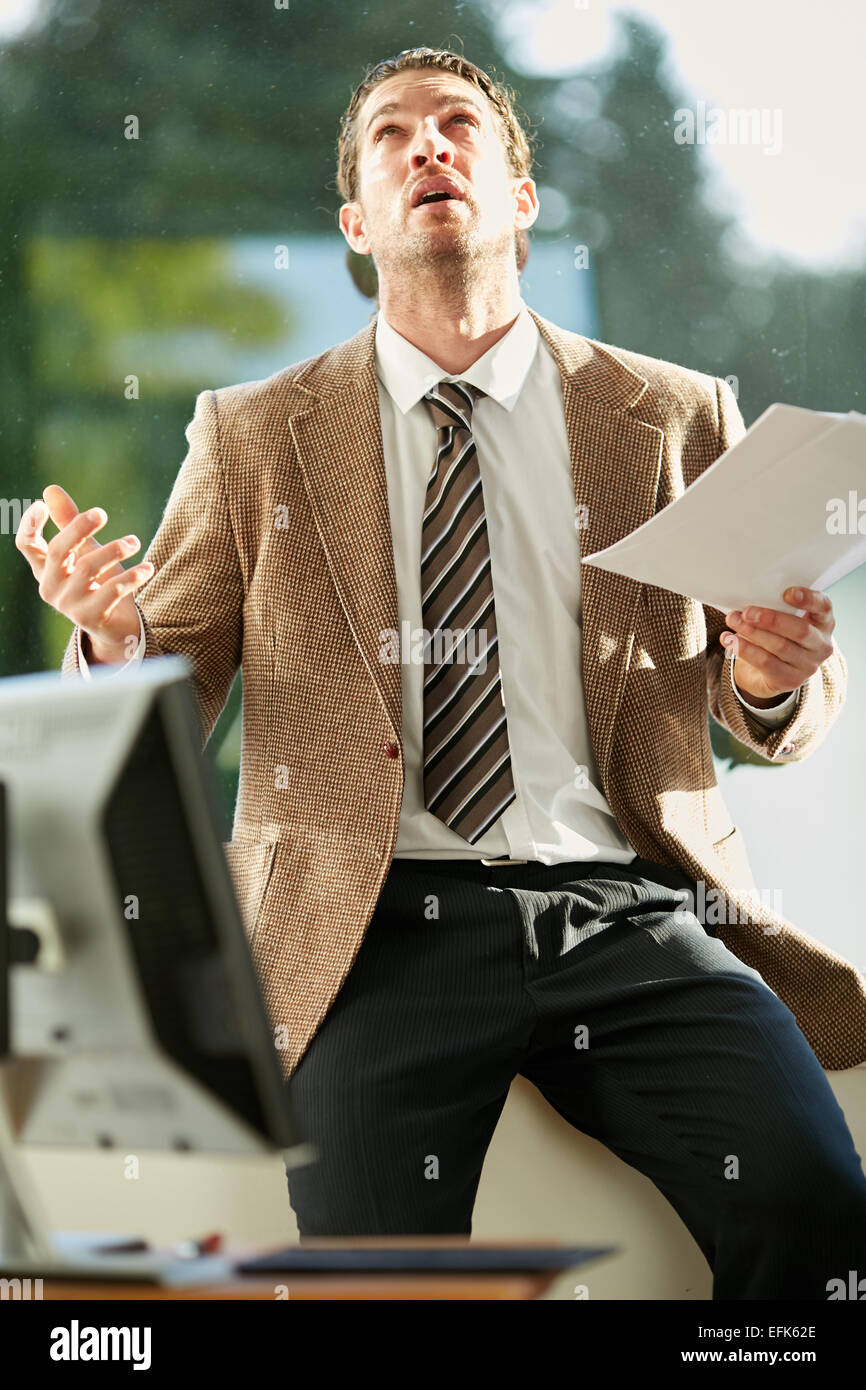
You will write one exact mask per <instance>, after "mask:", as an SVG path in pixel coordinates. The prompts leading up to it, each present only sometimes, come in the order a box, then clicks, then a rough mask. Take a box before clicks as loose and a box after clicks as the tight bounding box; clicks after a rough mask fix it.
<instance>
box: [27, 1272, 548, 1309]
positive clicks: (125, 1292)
mask: <svg viewBox="0 0 866 1390" xmlns="http://www.w3.org/2000/svg"><path fill="white" fill-rule="evenodd" d="M559 1272H560V1271H557V1270H553V1271H549V1270H548V1271H545V1273H543V1274H534V1275H525V1274H524V1275H517V1274H513V1275H499V1276H498V1277H496V1278H494V1277H492V1276H490V1275H466V1276H458V1275H453V1274H442V1275H436V1276H433V1275H425V1274H404V1275H400V1276H399V1277H398V1276H395V1275H393V1274H389V1275H387V1276H382V1275H376V1274H365V1275H360V1276H357V1277H353V1278H348V1277H346V1276H345V1275H334V1274H316V1275H313V1276H309V1275H304V1276H302V1277H300V1276H297V1275H294V1274H292V1275H282V1276H277V1275H275V1276H274V1277H273V1278H272V1279H271V1278H268V1279H262V1278H261V1276H256V1277H252V1276H250V1275H244V1276H241V1275H238V1277H237V1279H235V1280H233V1281H231V1282H228V1283H225V1284H211V1285H210V1286H205V1287H203V1288H182V1289H176V1288H174V1289H167V1288H161V1287H159V1286H158V1285H154V1284H94V1283H91V1282H90V1281H88V1280H83V1279H82V1280H79V1281H77V1282H70V1283H61V1282H59V1281H56V1280H49V1279H46V1280H45V1283H44V1287H43V1294H42V1296H43V1300H46V1301H47V1300H51V1299H53V1300H58V1299H61V1300H65V1301H68V1302H73V1303H75V1302H78V1301H79V1300H81V1299H96V1300H99V1299H107V1300H111V1301H114V1302H120V1301H123V1300H133V1301H138V1300H145V1299H147V1300H150V1299H156V1300H165V1299H170V1300H171V1301H173V1302H175V1301H178V1300H190V1299H192V1300H193V1301H201V1300H220V1299H223V1300H225V1299H228V1300H232V1301H237V1300H241V1301H246V1300H250V1299H257V1300H259V1301H265V1302H271V1303H274V1302H280V1301H282V1300H279V1299H277V1298H276V1296H275V1293H274V1287H275V1284H277V1282H278V1281H280V1280H281V1282H282V1283H283V1284H285V1286H286V1287H287V1288H288V1290H289V1299H288V1300H287V1301H288V1302H291V1303H299V1302H309V1301H311V1300H315V1301H322V1300H329V1299H333V1300H337V1301H340V1302H344V1303H345V1302H353V1303H355V1302H362V1301H364V1300H371V1299H374V1300H384V1301H387V1302H397V1301H398V1300H399V1301H405V1300H416V1301H421V1302H424V1303H434V1302H438V1301H442V1300H445V1301H453V1300H456V1299H459V1300H464V1299H480V1300H483V1301H486V1302H492V1301H498V1300H500V1299H534V1298H540V1297H541V1295H542V1294H543V1293H544V1291H545V1290H546V1289H547V1288H549V1287H550V1285H551V1283H552V1282H553V1280H554V1279H556V1278H558V1275H559Z"/></svg>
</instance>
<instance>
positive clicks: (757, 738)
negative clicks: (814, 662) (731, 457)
mask: <svg viewBox="0 0 866 1390" xmlns="http://www.w3.org/2000/svg"><path fill="white" fill-rule="evenodd" d="M715 388H716V393H715V402H714V414H715V430H716V441H717V443H716V450H717V451H716V454H715V457H716V458H718V457H719V455H721V454H723V453H724V452H725V450H726V449H730V448H731V446H732V445H733V444H736V443H737V441H738V440H740V439H742V437H743V435H744V434H745V433H746V426H745V423H744V421H743V417H742V415H741V414H740V408H739V406H738V405H737V401H736V398H735V396H734V393H733V391H732V390H731V388H730V386H729V385H728V384H727V382H726V381H723V380H722V379H721V378H720V377H716V378H715ZM780 597H781V596H780ZM703 607H704V618H705V620H706V628H707V652H706V656H707V696H708V702H709V710H710V714H711V715H712V716H713V718H714V719H715V720H716V722H717V723H718V724H721V726H722V728H723V729H727V730H728V732H729V733H730V734H733V736H734V738H735V739H737V740H738V742H739V743H742V744H744V745H745V747H746V748H751V749H752V750H753V752H755V753H758V754H760V755H761V756H762V757H763V758H765V759H766V760H767V762H787V763H796V762H802V760H803V758H806V757H808V756H809V754H810V753H813V752H814V751H815V749H816V748H817V747H818V745H819V744H820V743H821V741H822V740H823V739H824V738H825V737H826V735H827V733H828V732H829V730H830V728H831V726H832V724H833V722H834V721H835V719H836V717H837V716H838V714H839V711H840V710H841V709H842V706H843V704H844V703H845V694H846V689H847V683H848V667H847V663H846V661H845V658H844V656H843V655H842V653H841V652H840V651H839V649H838V647H837V646H836V644H835V642H834V644H833V646H834V650H833V654H832V655H831V656H828V657H827V660H826V661H824V662H823V663H822V664H821V666H819V668H818V670H817V671H816V672H815V674H814V675H813V676H812V677H811V678H810V679H809V680H808V681H805V682H804V684H803V685H802V686H801V687H800V690H799V697H800V698H799V700H798V702H797V703H796V704H795V705H794V708H793V710H792V711H791V714H790V717H789V718H788V719H787V720H786V722H785V723H784V724H782V725H780V726H779V728H777V729H769V728H767V727H766V725H764V724H761V723H760V721H759V720H758V719H757V718H755V716H754V715H753V714H751V712H750V711H749V710H747V709H745V708H744V706H743V705H742V703H741V702H740V701H739V700H738V699H737V697H736V694H735V693H734V689H733V684H732V681H731V676H730V672H729V671H728V670H726V669H725V662H726V661H731V660H732V658H730V657H728V655H727V653H726V652H725V649H724V647H723V646H722V645H721V643H720V642H719V636H720V634H721V633H722V632H724V631H725V628H726V624H725V615H724V613H720V612H719V610H718V609H717V608H711V607H710V606H709V605H707V604H704V606H703Z"/></svg>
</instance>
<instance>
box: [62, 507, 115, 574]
mask: <svg viewBox="0 0 866 1390" xmlns="http://www.w3.org/2000/svg"><path fill="white" fill-rule="evenodd" d="M107 521H108V515H107V513H106V512H105V511H104V509H103V508H102V507H91V509H90V511H89V512H78V513H77V514H76V516H75V517H73V519H72V521H70V522H69V524H68V525H67V526H64V527H63V529H62V531H58V532H57V535H56V536H54V537H53V538H52V539H51V540H50V541H49V542H48V560H49V563H57V564H58V565H59V566H60V568H61V571H63V572H64V573H65V572H67V570H68V571H69V572H71V567H72V566H74V564H75V560H76V559H77V556H78V552H79V551H80V550H81V549H82V548H86V549H87V550H92V549H93V547H94V546H96V545H98V542H97V541H96V540H94V535H95V533H96V532H97V531H100V530H101V529H102V527H103V526H104V525H105V523H106V522H107ZM67 559H68V561H69V563H68V565H66V566H64V562H65V561H67Z"/></svg>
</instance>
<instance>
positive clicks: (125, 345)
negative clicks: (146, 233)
mask: <svg viewBox="0 0 866 1390" xmlns="http://www.w3.org/2000/svg"><path fill="white" fill-rule="evenodd" d="M26 284H27V289H28V292H29V294H30V297H31V303H32V317H33V324H34V331H35V334H36V336H37V339H38V341H39V343H40V346H41V348H42V354H41V355H40V357H39V359H38V362H37V364H36V372H35V375H36V380H37V382H38V384H39V385H42V386H45V387H46V388H48V389H50V390H52V391H55V392H73V391H74V392H75V393H76V394H77V396H79V397H80V396H93V395H100V396H105V397H106V398H108V399H111V400H116V399H117V397H118V393H119V391H120V390H121V388H122V384H123V380H124V376H125V372H126V370H127V368H129V369H130V370H131V367H132V364H133V363H134V364H135V372H134V374H135V375H136V376H137V377H138V378H139V380H140V382H141V383H142V385H143V387H144V389H145V390H146V393H147V395H148V397H149V398H152V397H154V396H172V395H180V396H182V397H183V399H184V401H185V402H187V403H188V402H189V395H190V389H191V387H192V389H195V390H198V389H201V386H202V385H203V384H204V383H203V381H202V375H203V371H204V370H206V368H204V366H203V363H202V357H206V355H207V350H208V347H209V346H210V345H211V344H212V342H213V340H214V338H215V337H216V336H218V335H221V336H223V337H224V338H228V339H234V340H235V343H236V344H242V343H248V342H250V341H252V340H255V341H258V342H269V341H270V342H275V341H277V340H278V339H279V338H280V337H281V336H282V334H283V332H284V329H285V312H284V310H283V309H282V307H281V306H280V307H278V306H277V304H276V302H275V301H274V299H273V298H272V297H271V296H270V295H267V294H265V293H264V292H263V291H254V290H251V289H250V288H248V287H247V286H244V285H241V284H239V283H238V282H237V281H236V280H235V279H233V277H232V275H231V273H230V268H229V247H228V245H227V244H226V242H224V241H205V240H203V239H201V238H190V240H188V241H156V240H150V241H143V240H136V241H126V240H124V241H106V240H104V239H101V238H97V237H92V236H89V237H76V238H75V239H74V240H65V239H63V238H60V237H56V236H36V237H34V238H33V239H32V240H31V241H30V243H29V244H28V248H27V273H26ZM196 349H199V351H198V352H196V351H195V350H196ZM124 364H126V365H124Z"/></svg>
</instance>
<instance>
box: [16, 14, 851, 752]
mask: <svg viewBox="0 0 866 1390" xmlns="http://www.w3.org/2000/svg"><path fill="white" fill-rule="evenodd" d="M509 8H510V7H509V6H508V5H507V4H502V3H497V0H475V3H469V2H468V0H456V2H455V3H443V0H389V4H388V5H386V6H375V5H365V4H363V3H362V4H359V5H349V4H347V3H346V0H291V4H290V6H289V8H285V9H284V8H277V7H276V5H275V4H274V3H273V0H255V3H249V4H243V5H240V4H238V3H237V2H236V0H208V3H207V4H206V5H202V4H201V3H200V2H199V0H170V3H169V2H168V0H162V2H161V3H155V4H150V5H146V6H144V5H143V6H130V5H127V4H125V3H122V0H102V3H99V0H50V3H46V4H44V5H43V7H42V9H41V11H40V19H39V23H38V24H37V25H36V26H35V27H34V28H33V29H32V30H31V31H29V32H27V33H25V34H23V35H22V36H20V37H19V38H18V39H16V40H15V41H13V42H10V43H9V44H8V46H7V47H6V48H5V50H3V52H2V54H0V170H2V177H3V184H4V194H5V196H4V199H3V203H2V208H0V218H2V233H3V235H2V239H0V380H2V382H3V411H2V415H0V459H2V462H0V468H2V470H3V472H2V479H0V482H2V492H3V494H4V495H5V496H7V497H9V496H15V497H19V498H26V499H30V498H33V497H35V496H38V495H40V494H41V492H42V488H43V487H44V486H45V484H46V483H48V482H50V481H60V482H62V483H63V485H64V486H65V487H67V490H68V491H69V492H70V493H71V494H72V495H73V497H74V498H75V499H76V501H77V502H78V503H79V505H80V506H87V505H92V504H94V503H96V502H98V503H99V504H100V505H102V506H104V507H105V508H106V510H107V511H108V513H109V517H110V523H109V526H108V527H107V528H106V531H105V532H104V537H105V539H109V538H110V537H111V536H114V535H118V534H122V533H123V532H124V531H135V532H136V533H137V534H138V535H139V536H141V538H142V540H143V542H144V544H145V545H146V544H147V541H148V539H149V537H150V536H151V535H152V534H153V531H154V530H155V528H156V526H157V525H158V522H159V517H160V515H161V512H162V508H163V506H164V503H165V499H166V497H167V495H168V492H169V489H170V487H171V483H172V481H173V478H174V476H175V474H176V472H177V468H178V465H179V462H180V459H181V457H182V454H183V451H184V445H183V430H184V427H185V425H186V423H187V422H188V420H189V419H190V417H191V415H192V406H193V396H194V393H195V392H196V391H197V390H200V389H203V388H204V387H207V386H212V385H214V384H217V382H216V381H215V380H214V377H213V374H212V373H213V367H212V363H213V360H214V359H213V356H212V354H213V353H214V352H215V351H216V350H217V348H220V349H221V350H222V351H223V352H225V350H226V348H228V350H229V351H231V350H232V346H233V345H234V346H236V347H238V348H240V347H241V346H242V345H243V344H245V343H247V344H248V343H251V342H256V341H261V342H263V343H268V342H271V341H274V340H275V339H276V338H277V337H278V330H279V329H280V327H281V326H284V324H285V315H286V307H285V301H279V302H278V303H277V302H276V301H275V300H272V299H271V298H270V297H269V295H268V294H267V293H266V292H265V291H264V290H262V289H260V288H253V287H251V286H249V285H246V284H244V282H243V278H242V277H241V276H240V274H239V272H238V271H237V269H236V268H235V267H234V266H233V265H232V262H231V257H230V255H229V254H228V251H229V249H230V246H231V241H232V239H234V238H237V237H240V236H247V235H258V236H264V237H268V238H273V241H274V242H275V243H276V242H283V241H285V240H286V238H287V237H289V236H292V235H297V234H301V233H304V234H310V233H319V234H325V235H333V236H335V237H339V235H340V234H339V232H338V231H337V225H336V213H337V210H338V207H339V202H340V200H339V197H338V195H337V192H336V183H335V156H336V137H337V128H338V121H339V117H340V115H341V113H342V111H343V109H344V108H345V106H346V104H347V102H348V99H349V97H350V95H351V92H352V90H353V88H354V87H355V85H356V84H357V83H358V82H359V81H360V79H361V78H362V76H363V75H364V73H365V71H366V70H367V69H368V67H370V66H371V65H372V64H374V63H375V62H378V61H380V60H381V59H382V58H384V57H386V56H388V55H390V54H393V53H395V52H397V51H399V50H400V49H403V48H406V47H410V46H415V45H417V44H426V45H430V46H443V47H449V48H455V49H457V50H461V49H462V50H463V51H465V53H466V54H467V56H468V57H470V58H472V59H473V61H475V62H477V63H479V64H480V65H481V66H483V67H485V68H486V69H487V70H488V71H490V72H491V73H493V74H494V75H495V76H497V77H499V78H500V79H504V80H505V81H506V82H507V83H509V84H510V86H511V87H512V88H514V89H516V91H517V93H518V103H519V109H520V110H521V111H522V112H524V113H526V121H527V124H528V126H529V127H530V130H531V132H532V133H533V136H534V147H535V156H536V168H535V171H534V172H535V177H536V180H537V182H538V184H539V187H540V188H541V190H542V201H544V189H545V188H547V189H550V190H552V194H551V197H550V198H549V200H548V205H549V208H553V209H554V210H555V208H556V207H557V206H559V209H560V213H559V215H558V216H557V215H553V216H552V217H551V218H550V219H548V221H547V222H546V223H545V224H544V225H545V226H546V228H547V230H546V232H545V234H546V235H551V236H557V237H562V238H565V237H567V238H568V239H569V241H570V242H575V243H578V244H585V245H586V246H587V247H589V250H590V267H591V269H590V273H591V274H592V275H593V277H594V283H595V286H596V292H597V300H598V305H599V311H600V323H601V330H600V334H599V336H600V337H601V339H602V340H603V341H605V342H608V343H613V344H617V345H619V346H621V347H625V348H630V349H633V350H635V351H638V352H645V353H647V354H649V355H652V356H655V357H660V358H663V359H665V360H668V361H673V362H680V363H682V364H684V365H686V366H689V367H694V368H698V369H700V370H703V371H707V372H710V373H712V374H713V375H720V376H723V377H730V376H735V377H736V378H737V380H738V382H739V399H740V406H741V409H742V411H743V414H744V416H745V418H746V421H747V423H750V422H751V420H753V419H754V418H756V416H757V415H758V414H760V413H761V411H763V410H764V409H765V408H766V406H767V405H768V404H770V403H771V402H772V401H774V400H786V401H791V402H792V403H795V404H803V405H809V406H814V407H820V408H823V409H849V408H852V407H853V408H856V406H857V404H858V402H860V401H862V392H863V384H862V381H861V379H860V377H861V363H862V360H863V347H864V324H866V312H864V311H866V276H864V274H863V272H862V270H859V269H858V270H857V271H846V272H844V273H842V272H839V273H835V274H834V273H830V272H828V273H825V274H817V273H814V272H810V271H806V270H803V269H801V268H799V267H796V266H792V265H789V264H787V263H786V262H785V261H784V260H783V259H781V258H778V257H776V258H767V257H758V256H756V255H753V254H751V253H750V252H749V250H748V248H747V247H746V246H745V245H744V241H743V237H742V234H741V232H740V230H739V228H738V226H737V223H736V221H735V219H734V218H733V217H732V215H731V214H730V213H729V212H727V211H725V210H723V209H722V210H720V208H719V206H718V200H713V199H712V198H710V197H709V196H708V179H707V170H708V155H707V151H706V150H705V149H704V148H703V147H701V146H683V145H678V144H677V143H676V142H675V141H674V139H673V135H672V126H673V115H674V112H675V110H676V109H677V107H679V106H681V105H683V104H688V103H687V101H686V99H685V97H684V94H683V93H681V92H679V91H678V90H676V88H675V86H674V84H673V81H672V79H671V78H670V76H669V75H668V74H669V72H670V71H671V65H670V64H669V62H668V38H667V36H666V35H665V34H664V32H663V31H661V30H660V29H659V28H658V27H657V26H656V25H654V24H651V23H649V22H648V21H647V20H646V19H645V18H643V17H641V16H640V15H637V14H633V15H632V14H620V15H619V16H617V25H618V33H617V42H616V45H615V48H614V50H613V52H612V53H611V54H609V55H608V56H606V57H605V58H604V59H602V60H599V61H597V62H595V63H593V64H580V63H579V62H576V63H575V67H574V69H573V71H571V72H569V73H567V74H566V75H565V76H561V77H558V78H539V77H532V78H529V77H527V76H525V75H523V74H521V73H519V72H517V71H515V69H514V68H513V67H512V66H511V65H510V62H509V61H508V57H507V56H506V54H505V52H504V51H503V48H502V45H501V42H500V39H499V23H500V21H501V18H502V15H503V12H504V11H506V10H507V9H509ZM337 39H338V40H339V41H338V42H337V41H336V40H337ZM804 99H805V98H804ZM130 116H134V117H136V119H137V121H138V124H139V138H138V139H135V140H129V139H126V138H125V137H124V130H125V127H126V126H127V125H128V118H129V117H130ZM554 195H555V196H554ZM539 235H540V233H539ZM346 263H347V275H346V286H347V290H348V289H349V286H350V284H351V282H352V281H354V283H355V284H356V285H357V286H358V288H359V289H361V291H362V293H366V294H371V293H374V292H375V272H374V270H373V267H372V265H371V263H370V261H369V259H366V258H359V257H356V256H353V255H352V253H350V252H347V253H346ZM530 264H531V254H530ZM575 273H579V272H575ZM221 360H223V359H221ZM280 365H282V364H281V363H280V362H278V361H275V363H274V369H275V370H276V368H277V367H279V366H280ZM131 371H132V372H135V373H136V374H137V375H140V376H141V378H142V383H143V389H142V395H141V399H140V400H138V401H137V402H135V403H134V409H130V404H131V403H130V402H127V401H125V400H124V399H123V389H122V388H123V379H124V377H125V376H126V375H127V373H129V372H131ZM220 379H221V380H229V379H237V378H231V377H226V376H225V375H222V374H221V377H220ZM52 531H53V528H51V527H50V526H49V528H48V534H51V533H52ZM67 637H68V624H67V623H66V622H65V621H64V620H63V619H61V618H60V617H59V615H56V614H54V613H53V612H52V611H51V610H50V609H48V608H47V607H46V606H45V605H44V604H42V603H41V601H40V600H39V598H38V593H37V589H36V585H35V583H34V582H33V578H32V576H31V574H30V571H29V569H28V567H27V566H26V565H25V564H24V562H23V560H22V558H21V557H20V556H19V555H18V553H17V552H16V551H15V550H14V547H13V546H12V543H11V540H8V541H7V544H5V545H3V546H2V547H0V671H2V672H7V673H8V672H13V671H24V670H34V669H43V668H45V667H51V666H54V665H56V664H57V662H58V661H59V659H60V655H61V653H62V650H63V647H64V646H65V643H66V640H67ZM236 710H237V690H236V691H235V692H234V694H233V697H232V702H230V707H229V708H228V709H227V711H226V714H225V715H224V716H223V719H222V720H221V721H220V724H219V726H218V731H217V735H216V736H215V747H218V746H219V743H220V741H221V738H222V737H223V736H224V735H225V731H226V727H227V721H229V722H230V721H231V719H232V718H234V715H235V713H236ZM711 729H712V731H713V736H714V747H716V749H717V752H718V753H719V755H720V756H728V755H729V754H730V755H732V756H733V759H734V760H735V761H749V760H750V755H747V754H746V750H744V749H742V748H741V747H740V746H739V745H736V744H732V747H731V748H730V749H726V748H725V740H726V739H727V736H726V735H725V734H724V732H723V731H721V730H719V729H718V728H717V727H716V726H715V725H713V724H712V723H711Z"/></svg>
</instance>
